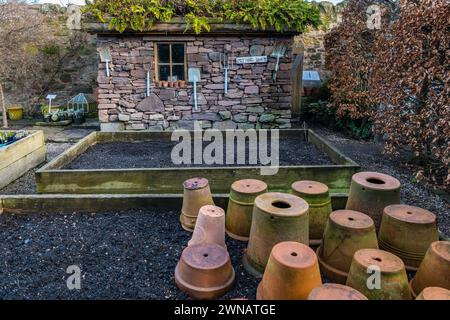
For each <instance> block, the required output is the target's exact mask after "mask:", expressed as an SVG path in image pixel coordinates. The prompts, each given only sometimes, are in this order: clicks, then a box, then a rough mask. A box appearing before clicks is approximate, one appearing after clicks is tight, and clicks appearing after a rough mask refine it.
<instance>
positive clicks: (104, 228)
mask: <svg viewBox="0 0 450 320" xmlns="http://www.w3.org/2000/svg"><path fill="white" fill-rule="evenodd" d="M178 215H179V213H177V212H173V211H169V210H164V209H162V210H158V211H157V212H156V211H152V212H144V211H126V212H118V213H114V212H111V213H102V214H70V215H59V214H50V215H48V214H31V215H25V216H24V215H9V214H8V215H0V261H1V264H0V299H186V298H188V297H187V296H186V295H185V294H183V293H182V292H181V291H180V290H178V288H177V287H176V285H175V281H174V276H173V274H174V270H175V266H176V264H177V262H178V259H179V257H180V255H181V252H182V250H183V249H184V248H185V246H186V245H187V242H188V241H189V239H190V237H191V234H190V233H188V232H186V231H184V230H183V229H182V228H181V226H180V223H179V220H178ZM227 246H228V251H229V253H230V257H231V259H232V264H233V266H234V268H235V271H236V285H235V287H234V289H233V290H232V291H230V292H229V293H228V294H226V295H225V296H224V297H223V298H224V299H232V298H250V299H254V298H255V294H256V287H257V285H258V282H259V281H258V280H257V279H255V278H253V277H251V276H250V275H248V274H247V273H246V272H245V271H244V269H243V266H242V263H241V259H242V254H243V249H244V248H245V246H246V244H245V243H243V242H238V241H235V240H232V239H229V238H228V239H227ZM71 265H77V266H79V267H80V268H81V275H82V280H81V290H72V291H71V290H68V288H67V286H66V280H67V277H68V275H67V274H66V269H67V267H69V266H71Z"/></svg>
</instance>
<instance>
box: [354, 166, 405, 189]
mask: <svg viewBox="0 0 450 320" xmlns="http://www.w3.org/2000/svg"><path fill="white" fill-rule="evenodd" d="M370 180H379V181H383V182H384V183H381V184H380V183H373V182H370ZM352 181H354V182H356V183H357V184H359V185H361V186H364V187H365V188H367V189H371V190H378V191H392V190H397V189H399V188H400V186H401V183H400V181H398V180H397V179H396V178H394V177H391V176H389V175H387V174H384V173H380V172H372V171H366V172H358V173H355V174H354V175H353V177H352Z"/></svg>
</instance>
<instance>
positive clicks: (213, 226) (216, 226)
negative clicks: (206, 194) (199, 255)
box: [188, 205, 226, 248]
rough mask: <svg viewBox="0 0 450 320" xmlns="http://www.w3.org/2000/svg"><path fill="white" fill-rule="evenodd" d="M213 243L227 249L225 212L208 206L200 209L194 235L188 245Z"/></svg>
mask: <svg viewBox="0 0 450 320" xmlns="http://www.w3.org/2000/svg"><path fill="white" fill-rule="evenodd" d="M211 243H214V244H218V245H219V246H222V247H224V248H226V244H225V211H223V209H222V208H219V207H216V206H211V205H208V206H203V207H201V208H200V211H199V213H198V217H197V222H196V224H195V228H194V233H193V235H192V239H191V240H190V241H189V243H188V245H189V246H193V245H196V244H211Z"/></svg>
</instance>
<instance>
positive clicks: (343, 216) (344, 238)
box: [317, 210, 378, 284]
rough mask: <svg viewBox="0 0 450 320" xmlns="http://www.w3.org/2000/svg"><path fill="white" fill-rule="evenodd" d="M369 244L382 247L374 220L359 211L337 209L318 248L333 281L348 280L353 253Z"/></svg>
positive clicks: (341, 281) (324, 271)
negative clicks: (379, 244)
mask: <svg viewBox="0 0 450 320" xmlns="http://www.w3.org/2000/svg"><path fill="white" fill-rule="evenodd" d="M366 248H373V249H378V242H377V235H376V232H375V225H374V223H373V220H372V219H371V218H370V217H369V216H368V215H366V214H364V213H361V212H357V211H352V210H337V211H334V212H332V213H331V214H330V218H329V219H328V222H327V225H326V227H325V232H324V235H323V242H322V244H321V246H320V247H319V248H318V249H317V255H318V258H319V264H320V270H321V271H322V273H323V274H324V275H325V276H326V277H328V278H329V279H330V280H332V281H333V282H337V283H341V284H345V282H346V280H347V274H348V271H349V270H350V266H351V264H352V260H353V255H354V254H355V252H356V251H358V250H360V249H366Z"/></svg>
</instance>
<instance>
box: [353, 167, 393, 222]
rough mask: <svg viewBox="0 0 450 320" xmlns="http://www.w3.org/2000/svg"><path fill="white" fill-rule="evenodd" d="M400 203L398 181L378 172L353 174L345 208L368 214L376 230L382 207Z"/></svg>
mask: <svg viewBox="0 0 450 320" xmlns="http://www.w3.org/2000/svg"><path fill="white" fill-rule="evenodd" d="M399 203H400V181H398V180H397V179H395V178H393V177H391V176H388V175H387V174H383V173H378V172H359V173H356V174H354V175H353V177H352V183H351V185H350V192H349V195H348V200H347V205H346V207H345V209H348V210H355V211H359V212H362V213H365V214H367V215H369V216H370V217H371V218H372V219H373V221H374V222H375V228H376V230H377V231H378V229H379V228H380V224H381V217H382V215H383V209H384V208H385V207H387V206H389V205H391V204H399Z"/></svg>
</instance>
